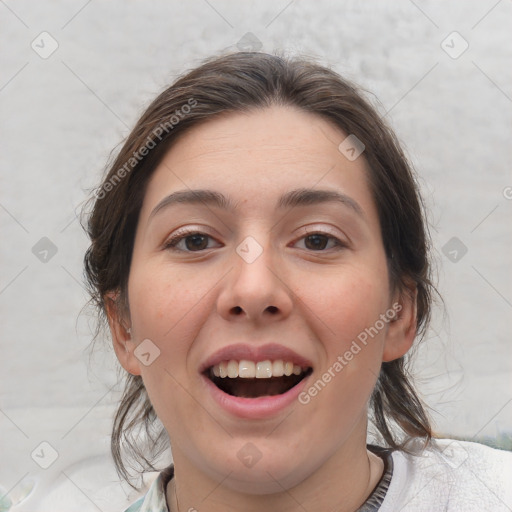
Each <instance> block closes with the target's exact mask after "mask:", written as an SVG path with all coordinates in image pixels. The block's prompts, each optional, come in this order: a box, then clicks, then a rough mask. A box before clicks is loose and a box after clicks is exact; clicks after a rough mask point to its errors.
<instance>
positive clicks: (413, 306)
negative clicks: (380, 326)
mask: <svg viewBox="0 0 512 512" xmlns="http://www.w3.org/2000/svg"><path fill="white" fill-rule="evenodd" d="M417 298H418V288H417V286H416V283H410V284H408V285H407V286H406V288H405V289H404V290H402V291H401V292H398V293H397V294H395V298H394V301H393V306H392V307H393V309H394V310H395V311H396V316H395V318H394V319H393V320H391V321H390V323H389V325H388V331H387V333H386V340H385V342H384V351H383V354H382V361H383V362H389V361H393V360H395V359H398V358H400V357H402V356H403V355H405V354H406V353H407V351H408V350H409V349H410V348H411V347H412V344H413V342H414V338H415V337H416V332H417V327H416V314H417Z"/></svg>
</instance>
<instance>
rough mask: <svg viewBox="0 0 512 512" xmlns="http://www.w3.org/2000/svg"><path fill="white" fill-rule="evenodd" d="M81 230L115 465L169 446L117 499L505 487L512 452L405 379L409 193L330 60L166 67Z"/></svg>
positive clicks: (356, 498) (299, 505) (393, 500)
mask: <svg viewBox="0 0 512 512" xmlns="http://www.w3.org/2000/svg"><path fill="white" fill-rule="evenodd" d="M87 229H88V234H89V236H90V238H91V242H92V243H91V246H90V248H89V250H88V252H87V255H86V258H85V265H86V272H87V276H88V279H89V283H90V285H91V292H92V295H93V298H94V299H95V301H96V304H97V306H98V308H99V310H100V312H103V313H104V314H105V316H106V318H107V320H108V323H109V327H110V331H111V335H112V342H113V346H114V349H115V352H116V355H117V358H118V359H119V361H120V363H121V365H122V367H123V368H124V369H125V370H126V372H127V373H126V385H125V391H124V395H123V398H122V401H121V403H120V405H119V408H118V412H117V415H116V418H115V422H114V428H113V436H112V452H113V455H114V459H115V461H116V464H117V467H118V471H119V473H120V475H122V476H124V477H128V470H127V468H126V466H125V460H126V456H127V455H131V457H132V458H133V459H135V460H136V461H137V462H138V463H139V464H142V465H143V467H146V468H148V469H154V467H153V466H152V461H153V460H154V458H155V457H156V456H157V455H158V454H160V453H161V452H162V450H163V449H165V448H166V447H167V442H169V443H170V447H171V450H172V458H173V464H172V465H169V466H168V467H167V468H166V469H164V470H163V471H162V472H161V473H160V475H159V476H158V478H157V480H156V481H155V482H154V483H153V485H152V486H151V488H150V490H149V492H148V493H147V495H146V496H145V497H144V498H142V499H141V500H139V501H138V502H137V503H135V504H134V505H132V507H130V509H129V511H130V512H132V511H135V510H140V511H152V512H162V511H167V510H169V511H172V512H175V511H181V512H183V511H193V510H199V511H201V512H202V511H208V512H214V511H221V510H233V511H235V510H236V511H238V510H240V511H260V510H280V511H287V510H290V511H296V510H307V511H311V512H313V511H331V510H333V511H334V510H336V511H355V510H363V511H373V510H381V511H388V510H389V511H391V510H393V511H395V510H414V511H422V510H425V511H427V510H428V511H430V512H431V511H432V510H464V511H468V510H493V511H495V510H508V508H506V507H507V506H508V507H511V506H512V495H511V492H510V488H508V489H507V486H508V487H509V482H510V481H511V476H512V472H511V459H512V455H511V454H509V453H506V452H502V451H499V450H493V449H491V448H488V447H485V446H482V445H478V444H476V443H467V442H457V441H453V440H434V437H433V433H432V428H431V426H430V423H429V419H428V417H427V415H426V413H425V411H424V408H423V406H422V404H421V401H420V400H419V398H418V396H417V395H416V392H415V390H414V388H413V387H412V385H411V383H410V382H409V379H408V376H407V371H406V367H405V358H406V354H407V353H408V351H409V350H410V349H411V347H412V345H413V342H414V340H415V338H417V337H420V336H421V334H422V333H423V332H424V330H425V329H426V327H427V325H428V320H429V317H430V311H431V302H432V296H433V294H434V292H435V290H434V288H433V286H432V284H431V280H430V267H429V257H428V246H429V241H428V236H427V231H426V227H425V222H424V215H423V211H422V203H421V199H420V196H419V192H418V189H417V186H416V183H415V179H414V177H413V174H412V171H411V169H410V167H409V164H408V163H407V160H406V158H405V157H404V155H403V152H402V151H401V149H400V147H399V145H398V143H397V141H396V138H395V136H394V135H393V133H392V132H391V130H390V129H389V128H388V127H387V126H386V125H385V124H384V122H383V121H382V120H381V119H380V117H379V116H378V114H377V113H376V112H375V110H374V109H373V108H372V107H371V106H370V105H369V103H368V102H367V101H366V100H365V99H364V98H363V97H362V95H361V94H360V93H359V92H358V90H357V88H356V87H355V86H354V85H352V84H350V83H348V82H347V81H345V80H344V79H342V78H341V77H340V76H339V75H337V74H336V73H334V72H332V71H330V70H328V69H326V68H324V67H322V66H319V65H316V64H314V63H310V62H307V61H304V60H300V59H296V60H287V59H283V58H280V57H277V56H272V55H267V54H263V53H252V52H249V53H237V54H233V55H227V56H223V57H219V58H214V59H210V60H209V61H207V62H205V63H204V64H203V65H201V66H199V67H198V68H196V69H195V70H193V71H191V72H190V73H188V74H186V75H184V76H183V77H181V78H180V79H178V80H177V81H176V82H175V83H174V84H173V85H172V86H171V87H169V88H168V89H167V90H165V91H164V92H163V93H162V94H161V95H160V96H158V98H156V99H155V101H154V102H153V103H152V104H151V105H150V106H149V107H148V109H147V110H146V112H145V113H144V114H143V116H142V117H141V119H140V120H139V121H138V123H137V124H136V126H135V128H134V129H133V131H132V133H131V134H130V135H129V137H128V139H127V141H126V142H125V144H124V147H123V148H122V150H121V152H120V153H119V155H118V157H117V159H116V160H115V162H114V163H113V165H112V166H111V168H110V171H109V173H108V175H107V176H106V178H105V180H104V182H103V184H102V185H101V186H100V187H99V188H98V190H97V191H96V197H95V198H94V206H93V211H92V214H91V216H90V219H89V224H88V228H87ZM369 420H371V421H372V422H373V423H374V425H375V426H376V428H377V430H378V432H379V434H380V439H381V442H380V443H379V444H380V446H376V445H372V444H367V433H368V423H369ZM160 422H161V423H160ZM161 426H163V428H161ZM141 427H142V428H143V430H146V432H147V434H148V436H147V438H146V439H145V442H142V443H141V442H140V441H141V439H140V438H137V433H138V432H139V431H140V428H141ZM142 441H144V440H142ZM125 452H127V453H125Z"/></svg>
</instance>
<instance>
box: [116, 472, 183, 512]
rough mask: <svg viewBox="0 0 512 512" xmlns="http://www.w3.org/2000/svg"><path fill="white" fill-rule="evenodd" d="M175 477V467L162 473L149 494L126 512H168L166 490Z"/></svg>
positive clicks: (152, 485)
mask: <svg viewBox="0 0 512 512" xmlns="http://www.w3.org/2000/svg"><path fill="white" fill-rule="evenodd" d="M173 475H174V466H173V465H171V466H169V467H167V468H166V469H164V470H163V471H162V472H160V473H159V474H158V476H157V478H156V479H155V480H154V481H153V483H152V484H151V487H150V488H149V490H148V492H147V493H146V494H145V495H144V496H143V497H142V498H139V499H138V500H137V501H136V502H135V503H132V505H130V506H129V507H128V508H127V509H126V510H125V511H124V512H168V510H169V509H168V508H167V500H166V497H165V489H166V487H167V483H168V482H169V480H170V479H171V478H172V477H173Z"/></svg>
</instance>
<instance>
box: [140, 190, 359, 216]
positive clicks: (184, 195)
mask: <svg viewBox="0 0 512 512" xmlns="http://www.w3.org/2000/svg"><path fill="white" fill-rule="evenodd" d="M332 202H335V203H341V204H343V205H345V206H348V207H349V208H350V209H352V210H353V211H354V212H355V213H357V214H358V215H359V216H360V217H362V218H364V217H365V215H364V212H363V209H362V208H361V206H360V205H359V203H357V201H355V200H354V199H352V198H351V197H349V196H347V195H345V194H342V193H340V192H336V191H335V190H312V189H307V188H300V189H295V190H291V191H289V192H286V193H285V194H283V195H282V196H281V197H280V198H279V201H278V202H277V206H276V209H277V210H283V209H285V208H292V207H295V206H310V205H316V204H321V203H332ZM176 204H205V205H211V206H216V207H218V208H222V209H224V210H228V211H230V212H235V211H236V209H237V206H238V204H239V203H236V204H235V203H233V202H232V201H231V200H230V199H229V198H228V197H226V196H225V195H224V194H221V193H220V192H216V191H214V190H201V189H198V190H179V191H177V192H173V193H172V194H170V195H168V196H167V197H164V199H162V200H161V201H160V202H159V203H158V204H157V205H156V206H155V208H154V209H153V211H152V212H151V213H150V215H149V218H148V222H149V220H151V219H152V217H154V216H155V215H156V214H157V213H158V212H160V211H162V210H164V209H167V208H169V207H170V206H173V205H176Z"/></svg>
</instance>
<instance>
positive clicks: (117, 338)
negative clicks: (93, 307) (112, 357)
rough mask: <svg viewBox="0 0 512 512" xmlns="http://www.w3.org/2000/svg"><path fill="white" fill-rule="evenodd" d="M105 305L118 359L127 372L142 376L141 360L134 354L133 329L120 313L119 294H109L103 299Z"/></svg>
mask: <svg viewBox="0 0 512 512" xmlns="http://www.w3.org/2000/svg"><path fill="white" fill-rule="evenodd" d="M103 303H104V304H105V310H106V313H107V319H108V325H109V327H110V334H111V336H112V345H113V347H114V351H115V353H116V356H117V359H118V360H119V362H120V363H121V366H122V367H123V368H124V369H125V370H126V371H127V372H129V373H131V374H132V375H140V373H141V372H140V367H139V360H138V359H137V358H136V357H135V355H134V354H133V350H134V349H135V347H136V344H135V342H134V341H133V340H132V336H131V332H132V329H131V327H127V326H126V321H125V319H124V316H125V315H123V312H122V311H120V305H119V293H118V292H109V293H107V294H106V295H105V296H104V298H103Z"/></svg>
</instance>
